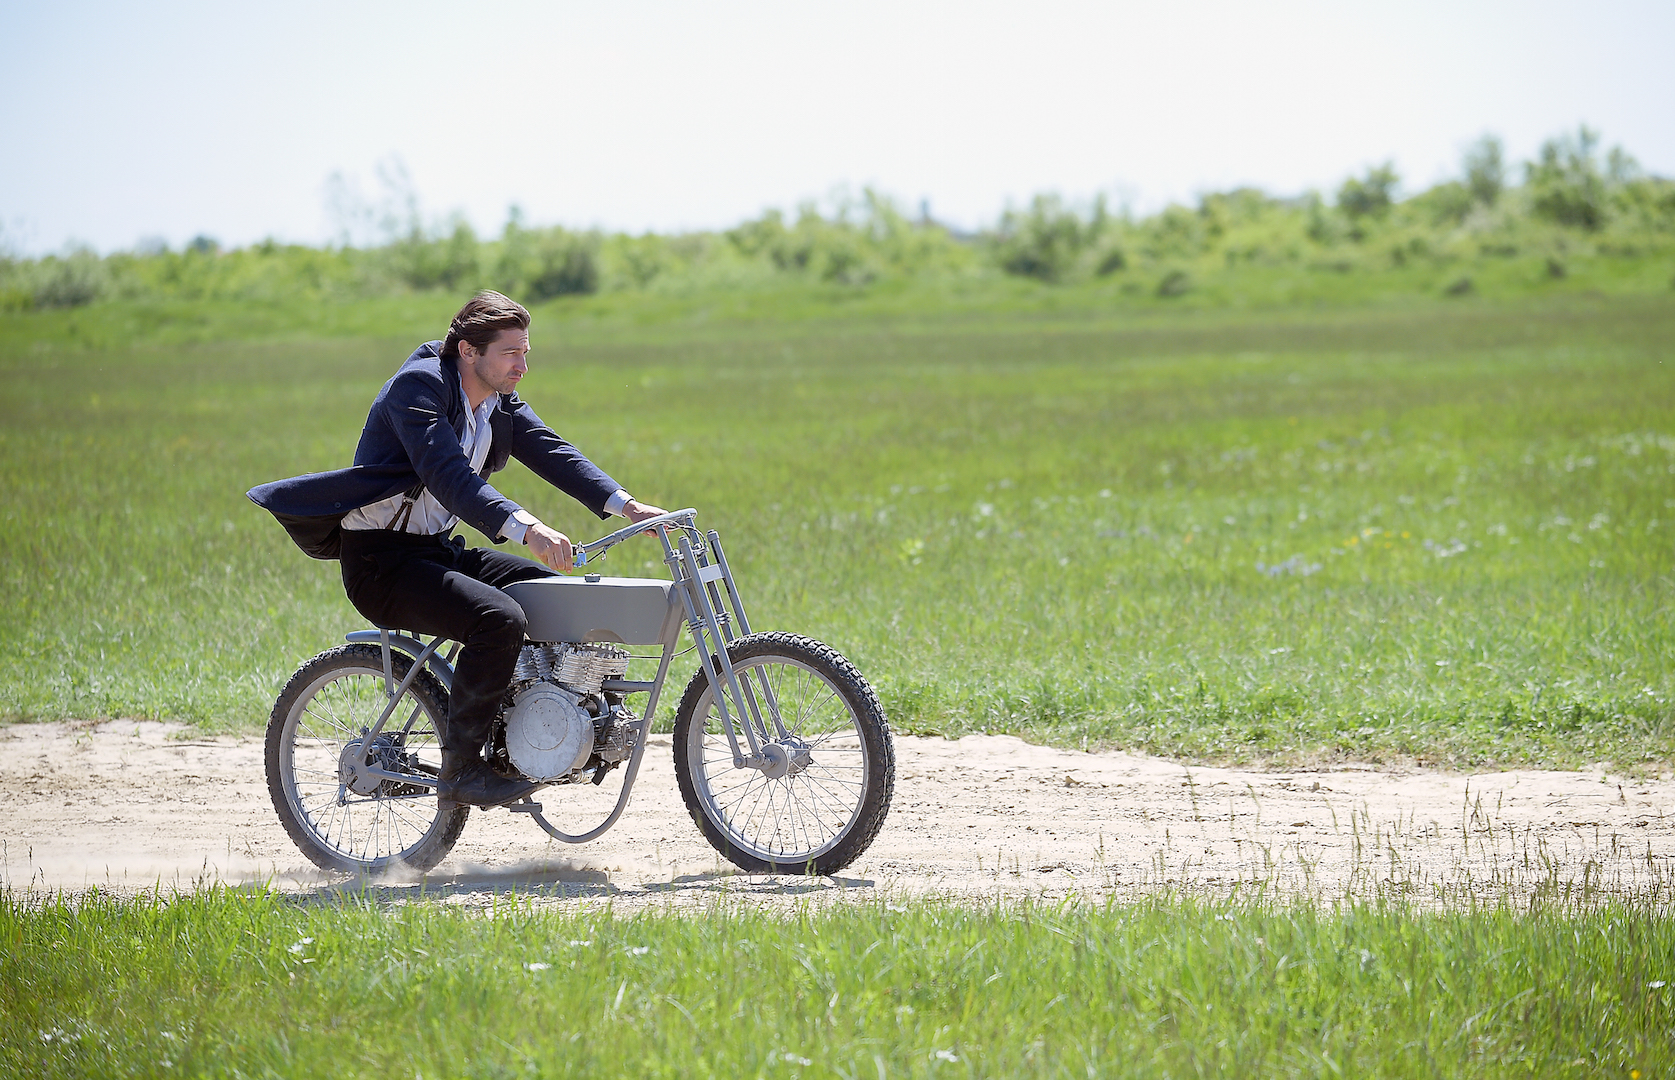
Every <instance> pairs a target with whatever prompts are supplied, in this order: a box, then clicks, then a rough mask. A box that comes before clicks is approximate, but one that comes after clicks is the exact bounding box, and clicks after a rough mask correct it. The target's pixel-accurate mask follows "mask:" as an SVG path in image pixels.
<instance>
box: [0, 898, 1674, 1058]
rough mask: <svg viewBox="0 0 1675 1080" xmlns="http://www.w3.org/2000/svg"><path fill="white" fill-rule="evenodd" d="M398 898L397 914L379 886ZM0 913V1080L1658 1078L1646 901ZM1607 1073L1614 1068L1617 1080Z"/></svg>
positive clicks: (175, 905)
mask: <svg viewBox="0 0 1675 1080" xmlns="http://www.w3.org/2000/svg"><path fill="white" fill-rule="evenodd" d="M397 891H398V892H404V891H407V890H397ZM486 902H487V907H486V909H482V910H478V911H471V910H462V909H461V908H459V907H457V906H455V905H451V904H445V903H444V904H439V903H407V902H402V901H399V900H398V901H396V902H394V903H391V902H387V901H380V900H379V899H378V898H377V897H376V896H375V895H368V896H365V897H359V896H356V895H354V894H350V895H348V896H346V897H343V898H339V899H323V900H309V899H304V900H297V899H290V898H285V897H281V896H278V895H275V894H272V893H268V892H263V891H233V890H229V889H226V888H220V887H217V888H212V889H208V890H205V891H200V892H194V893H190V894H181V895H169V896H163V895H161V894H158V895H157V896H153V897H141V898H138V899H133V900H118V899H111V898H108V897H105V896H101V895H98V894H90V895H87V896H83V897H79V898H76V899H75V900H74V901H71V900H67V899H54V898H40V897H32V898H31V897H22V896H18V895H14V894H4V895H0V941H4V942H5V943H6V948H5V949H4V950H0V1071H3V1072H5V1073H6V1074H7V1075H12V1076H38V1077H55V1076H85V1075H145V1076H193V1075H217V1076H229V1075H235V1076H257V1075H261V1076H304V1075H333V1076H389V1075H400V1076H415V1075H416V1076H424V1077H439V1076H505V1075H519V1076H537V1077H539V1076H559V1075H617V1074H632V1075H636V1076H692V1075H731V1076H737V1075H779V1074H782V1073H792V1074H796V1075H806V1076H849V1077H853V1076H874V1075H900V1074H905V1075H915V1076H919V1075H941V1074H951V1075H1005V1076H1025V1075H1027V1076H1035V1075H1053V1076H1058V1075H1066V1074H1070V1073H1074V1074H1077V1075H1100V1076H1156V1075H1164V1074H1170V1075H1180V1074H1204V1073H1228V1072H1234V1073H1239V1074H1252V1075H1256V1074H1259V1075H1265V1076H1267V1075H1273V1076H1335V1075H1340V1074H1352V1075H1353V1074H1360V1075H1379V1076H1410V1075H1411V1076H1421V1075H1422V1076H1435V1075H1473V1074H1482V1073H1484V1072H1489V1073H1494V1074H1500V1073H1511V1072H1513V1071H1517V1072H1518V1073H1519V1074H1521V1075H1522V1074H1528V1075H1538V1076H1551V1077H1566V1076H1595V1075H1600V1074H1606V1075H1618V1076H1631V1075H1640V1076H1661V1075H1664V1074H1665V1072H1666V1071H1667V1070H1668V1069H1669V1068H1670V1067H1671V1066H1672V1065H1675V1049H1672V1048H1675V1042H1672V1041H1671V1039H1670V1037H1669V1035H1670V1030H1671V1025H1672V1024H1675V971H1672V970H1671V966H1670V965H1671V957H1672V956H1675V919H1672V918H1671V915H1670V913H1669V911H1668V909H1667V905H1665V904H1661V903H1649V902H1645V901H1630V900H1610V901H1604V902H1598V903H1593V902H1590V903H1575V902H1572V903H1569V904H1565V903H1558V902H1554V903H1535V904H1533V905H1530V906H1528V907H1525V906H1523V905H1520V904H1515V903H1512V902H1510V901H1502V902H1490V903H1487V904H1484V905H1481V906H1464V907H1458V908H1453V909H1448V910H1440V911H1436V910H1430V911H1427V910H1422V909H1420V908H1417V907H1415V906H1412V905H1409V904H1406V903H1402V902H1389V901H1384V902H1377V901H1368V902H1356V903H1346V904H1342V905H1340V906H1338V907H1336V908H1331V909H1322V908H1317V907H1314V906H1309V905H1303V904H1284V903H1275V902H1273V901H1272V900H1267V899H1263V898H1260V897H1257V898H1246V899H1233V900H1208V899H1202V898H1194V897H1192V896H1188V895H1169V894H1160V895H1157V896H1153V897H1149V898H1146V899H1143V900H1139V901H1136V902H1117V901H1112V902H1106V903H1089V902H1085V901H1084V902H1077V901H1068V902H1064V903H1060V904H1049V903H1043V902H1029V901H994V902H965V903H957V904H956V903H947V902H940V901H926V900H904V901H901V902H896V901H892V900H888V899H870V900H862V901H841V902H829V903H826V904H821V905H810V904H802V905H798V906H796V907H794V908H790V909H786V910H782V911H778V912H774V911H769V910H766V909H762V908H759V907H757V906H755V905H752V904H749V903H728V902H715V903H712V904H710V905H708V906H705V907H700V908H697V909H680V908H675V907H670V908H667V909H657V910H647V911H642V912H639V913H632V914H630V913H618V912H616V911H613V910H612V909H611V907H610V905H609V904H608V903H606V904H604V905H602V906H582V907H574V908H569V909H555V908H553V907H551V906H549V905H547V904H545V903H540V904H537V902H536V901H535V900H534V899H533V898H529V897H519V896H516V895H510V896H508V895H495V896H492V897H489V898H487V901H486ZM1631 1070H1634V1071H1633V1072H1631Z"/></svg>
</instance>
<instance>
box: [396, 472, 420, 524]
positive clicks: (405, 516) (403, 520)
mask: <svg viewBox="0 0 1675 1080" xmlns="http://www.w3.org/2000/svg"><path fill="white" fill-rule="evenodd" d="M424 493H425V484H424V481H423V480H421V481H419V482H418V483H417V484H414V485H413V486H412V487H410V488H408V489H407V493H406V494H405V495H403V496H402V497H401V509H399V510H397V511H396V515H395V520H394V521H391V522H390V530H391V531H392V532H406V531H407V522H408V521H409V520H410V519H411V518H412V517H413V504H414V503H416V502H418V501H419V496H420V495H423V494H424Z"/></svg>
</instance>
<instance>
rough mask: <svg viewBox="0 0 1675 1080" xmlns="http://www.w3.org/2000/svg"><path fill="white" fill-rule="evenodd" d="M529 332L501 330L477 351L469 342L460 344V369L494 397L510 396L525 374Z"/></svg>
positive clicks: (527, 368)
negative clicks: (480, 350)
mask: <svg viewBox="0 0 1675 1080" xmlns="http://www.w3.org/2000/svg"><path fill="white" fill-rule="evenodd" d="M528 356H529V331H528V330H518V329H511V330H502V331H500V333H499V335H498V336H496V337H495V339H494V340H493V341H491V342H489V344H488V346H487V347H486V348H484V349H483V351H482V352H478V351H477V350H476V348H475V347H473V346H472V344H471V343H470V342H469V341H462V342H460V346H459V360H460V366H461V367H462V368H464V369H465V370H466V371H467V372H468V373H469V375H471V376H475V377H476V379H477V381H478V382H480V383H482V384H483V385H484V386H486V387H488V388H489V389H490V390H493V391H494V392H495V393H497V394H510V393H511V392H512V391H513V390H516V389H517V386H518V380H519V379H521V378H523V377H524V375H526V374H528V372H529V362H528Z"/></svg>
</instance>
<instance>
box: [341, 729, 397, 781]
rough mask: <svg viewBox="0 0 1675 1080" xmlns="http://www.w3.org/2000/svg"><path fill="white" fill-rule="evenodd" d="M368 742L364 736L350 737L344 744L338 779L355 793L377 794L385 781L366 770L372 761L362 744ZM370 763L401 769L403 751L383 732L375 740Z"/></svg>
mask: <svg viewBox="0 0 1675 1080" xmlns="http://www.w3.org/2000/svg"><path fill="white" fill-rule="evenodd" d="M365 745H366V742H365V737H364V736H363V737H362V738H359V739H352V740H350V742H349V744H348V745H347V746H345V747H344V748H343V753H342V754H340V755H338V758H337V782H338V783H339V784H342V785H343V786H344V787H345V788H347V789H348V790H350V791H352V792H354V793H355V794H356V795H376V794H378V790H379V788H380V786H381V785H382V784H383V783H384V778H383V777H381V776H373V775H371V774H370V773H369V772H368V771H367V770H368V767H369V763H368V762H367V761H366V758H365V757H364V755H363V754H362V753H361V747H363V746H365ZM370 767H372V768H378V769H383V770H385V771H390V772H398V771H401V751H400V749H399V748H397V746H396V744H395V741H394V740H393V739H391V738H390V736H388V735H380V736H378V738H376V739H374V740H373V741H372V761H371V762H370Z"/></svg>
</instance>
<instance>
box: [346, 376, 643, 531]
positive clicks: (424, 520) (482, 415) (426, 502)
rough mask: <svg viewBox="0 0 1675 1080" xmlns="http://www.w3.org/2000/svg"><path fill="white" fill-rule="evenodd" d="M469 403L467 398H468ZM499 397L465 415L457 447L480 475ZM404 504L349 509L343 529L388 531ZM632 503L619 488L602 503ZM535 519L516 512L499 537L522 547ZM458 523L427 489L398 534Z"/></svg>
mask: <svg viewBox="0 0 1675 1080" xmlns="http://www.w3.org/2000/svg"><path fill="white" fill-rule="evenodd" d="M460 395H461V396H462V397H463V396H464V395H465V384H464V381H463V380H462V381H461V383H460ZM467 400H469V399H467ZM499 400H500V398H499V395H498V394H490V395H489V396H488V397H486V398H484V399H483V403H482V404H481V405H479V406H477V407H476V408H475V409H467V410H466V412H465V437H464V438H463V439H461V440H460V448H461V449H462V450H463V451H464V452H465V458H466V460H467V461H469V462H470V463H471V471H472V472H474V473H481V472H482V471H483V463H484V462H485V461H487V460H488V459H489V445H490V443H492V442H493V441H494V435H493V432H492V430H491V429H490V426H489V414H490V413H492V412H494V407H495V405H496V404H498V403H499ZM406 501H407V496H406V494H401V495H391V496H390V497H389V498H387V499H385V500H383V501H382V502H375V503H372V504H370V505H367V506H363V507H361V508H360V509H358V510H351V511H350V512H349V513H348V514H345V515H344V517H343V525H342V527H343V528H345V529H348V530H350V531H352V532H360V531H365V530H367V529H388V528H391V527H392V526H394V525H395V521H396V518H397V517H398V516H400V514H401V508H402V505H403V504H404V503H406ZM630 501H631V497H630V496H629V494H628V492H626V491H624V490H622V489H621V488H618V489H617V490H616V493H615V494H613V495H612V496H611V497H610V498H609V499H606V500H605V513H607V514H620V513H622V510H623V508H624V507H625V506H627V505H628V503H629V502H630ZM536 520H537V519H536V517H535V515H534V514H531V513H530V512H529V511H527V510H522V509H519V510H516V511H513V513H512V514H511V515H510V516H508V517H507V518H506V523H505V524H503V525H502V526H500V535H501V536H504V537H505V538H506V539H508V540H510V541H512V542H513V543H517V544H521V543H523V542H524V538H525V536H527V535H528V533H529V527H530V526H531V525H533V524H534V523H535V522H536ZM458 522H459V515H458V514H454V513H452V512H450V511H449V510H448V508H447V507H445V506H443V505H442V504H441V502H439V501H438V500H437V498H436V496H435V495H432V494H431V493H430V489H429V488H426V489H425V490H424V491H423V492H422V493H420V495H419V497H418V499H417V500H415V501H414V503H413V510H412V512H411V513H409V514H408V515H407V519H406V521H405V522H403V524H402V528H401V531H402V532H406V533H417V534H420V535H424V536H435V535H437V534H439V533H446V532H448V531H449V530H451V529H452V528H453V527H454V525H455V524H457V523H458Z"/></svg>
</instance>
